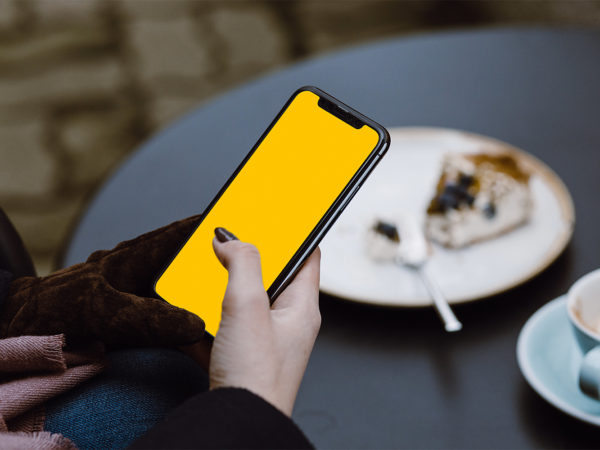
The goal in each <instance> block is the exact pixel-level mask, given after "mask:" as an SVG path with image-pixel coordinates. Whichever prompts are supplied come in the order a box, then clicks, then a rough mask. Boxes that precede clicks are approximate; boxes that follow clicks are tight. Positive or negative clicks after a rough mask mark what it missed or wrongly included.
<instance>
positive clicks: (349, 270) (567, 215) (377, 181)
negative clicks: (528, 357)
mask: <svg viewBox="0 0 600 450" xmlns="http://www.w3.org/2000/svg"><path fill="white" fill-rule="evenodd" d="M390 135H391V138H392V144H391V146H390V149H389V151H388V154H387V155H386V156H385V157H384V158H383V160H382V162H381V163H380V164H379V166H378V167H377V168H376V169H375V171H374V172H373V174H372V175H371V177H370V178H369V179H368V180H367V181H366V182H365V184H364V186H363V188H362V189H361V190H360V191H359V192H358V193H357V194H356V197H355V198H354V200H353V201H352V202H351V203H350V205H349V206H348V208H347V209H346V211H344V213H343V214H342V216H341V217H340V218H339V220H338V221H337V223H336V224H335V225H334V226H333V228H332V229H331V231H330V232H329V233H328V234H327V236H326V237H325V239H324V240H323V242H322V243H321V249H322V253H323V257H322V262H321V290H322V291H323V292H326V293H329V294H332V295H335V296H338V297H342V298H346V299H349V300H353V301H358V302H365V303H375V304H379V305H389V306H425V305H430V304H431V299H430V297H429V295H428V293H427V291H425V289H424V287H423V286H422V284H421V282H420V280H419V279H418V278H417V277H416V276H415V274H414V273H413V272H412V271H411V270H410V269H406V268H403V267H399V266H396V265H394V264H391V263H377V262H375V261H373V260H372V259H370V258H369V257H368V256H367V255H366V246H365V234H366V231H367V229H368V227H369V226H370V224H372V222H373V220H374V218H376V217H382V218H386V217H393V216H394V215H397V214H404V213H410V214H415V215H416V216H417V217H418V218H419V220H421V221H423V220H424V217H425V216H424V213H425V210H426V209H427V205H428V203H429V200H430V199H431V197H432V195H433V193H434V189H435V186H436V183H437V178H438V176H439V173H440V169H441V158H442V156H443V154H444V153H447V152H479V151H486V152H494V151H504V152H507V151H508V152H511V153H512V154H513V156H515V157H516V158H518V160H519V162H520V163H521V164H522V165H523V166H524V167H525V168H527V169H528V170H529V171H530V172H531V173H532V177H531V179H530V186H531V190H532V193H533V198H534V203H535V204H534V211H533V213H532V217H531V220H530V221H529V223H527V224H526V225H524V226H522V227H520V228H518V229H516V230H514V231H511V232H509V233H507V234H505V235H502V236H500V237H497V238H495V239H492V240H489V241H485V242H481V243H478V244H473V245H471V246H468V247H466V248H464V249H459V250H449V249H445V248H443V247H440V246H435V251H434V254H433V256H432V258H431V260H430V262H429V263H428V270H429V272H430V275H431V276H433V277H434V278H435V280H436V281H437V283H438V284H439V285H440V288H441V289H442V291H443V292H444V294H445V295H446V297H447V299H448V301H449V303H460V302H466V301H470V300H476V299H480V298H484V297H488V296H490V295H493V294H497V293H499V292H502V291H505V290H507V289H510V288H512V287H514V286H516V285H518V284H520V283H523V282H525V281H527V280H528V279H530V278H532V277H533V276H535V275H537V274H538V273H540V272H541V271H542V270H544V269H545V268H546V267H547V266H548V265H549V264H550V263H551V262H552V261H554V259H556V257H557V256H558V255H559V254H560V253H561V252H562V250H563V249H564V248H565V246H566V245H567V243H568V242H569V239H570V238H571V235H572V232H573V225H574V220H575V216H574V210H573V202H572V200H571V197H570V195H569V192H568V191H567V189H566V187H565V186H564V184H563V183H562V182H561V180H560V179H559V178H558V176H557V175H556V174H555V173H554V172H553V171H552V170H551V169H549V168H548V167H547V166H546V165H545V164H544V163H542V162H541V161H539V160H537V159H536V158H534V157H533V156H531V155H529V154H527V153H525V152H524V151H522V150H518V149H516V148H514V147H512V146H510V145H508V144H506V143H503V142H500V141H497V140H495V139H492V138H488V137H484V136H479V135H475V134H471V133H466V132H462V131H457V130H449V129H440V128H393V129H391V130H390Z"/></svg>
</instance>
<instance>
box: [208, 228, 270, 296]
mask: <svg viewBox="0 0 600 450" xmlns="http://www.w3.org/2000/svg"><path fill="white" fill-rule="evenodd" d="M213 248H214V250H215V254H216V255H217V258H218V259H219V261H220V262H221V264H223V267H225V268H226V269H227V272H228V273H229V280H228V282H227V291H226V293H225V299H224V302H223V308H229V307H236V306H241V305H243V304H246V303H248V302H253V301H255V299H256V297H259V296H260V297H264V298H265V299H266V300H267V301H266V304H267V305H268V304H269V303H268V297H267V294H266V292H265V288H264V285H263V279H262V270H261V266H260V254H259V252H258V249H257V248H256V247H255V246H254V245H252V244H249V243H247V242H242V241H240V240H238V239H237V238H236V237H235V236H234V235H233V234H231V233H230V232H228V231H227V230H224V229H223V228H217V229H216V230H215V238H214V239H213Z"/></svg>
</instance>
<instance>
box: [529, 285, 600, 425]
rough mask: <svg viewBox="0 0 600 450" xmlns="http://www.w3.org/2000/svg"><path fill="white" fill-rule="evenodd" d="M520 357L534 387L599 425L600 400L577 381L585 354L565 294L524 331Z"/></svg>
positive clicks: (552, 401) (535, 316)
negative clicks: (580, 388) (576, 338)
mask: <svg viewBox="0 0 600 450" xmlns="http://www.w3.org/2000/svg"><path fill="white" fill-rule="evenodd" d="M517 360H518V362H519V367H520V369H521V372H522V373H523V376H524V377H525V379H526V380H527V382H528V383H529V384H530V385H531V387H532V388H533V389H534V390H535V391H536V392H537V393H538V394H540V396H542V397H543V398H544V399H545V400H546V401H548V402H549V403H550V404H552V405H554V406H555V407H557V408H558V409H560V410H561V411H563V412H565V413H567V414H569V415H571V416H573V417H575V418H577V419H580V420H583V421H584V422H588V423H591V424H593V425H596V426H600V401H598V400H593V399H591V398H589V397H587V396H585V395H584V394H583V393H582V392H581V391H580V390H579V386H578V383H577V378H578V372H579V364H580V363H581V360H582V353H581V350H580V349H579V347H578V346H577V343H576V342H575V336H574V335H573V331H572V330H571V324H570V323H569V319H568V316H567V305H566V296H564V295H563V296H561V297H558V298H557V299H555V300H552V301H551V302H549V303H547V304H546V305H544V306H543V307H541V308H540V309H539V310H537V311H536V312H535V314H533V316H531V317H530V318H529V320H528V321H527V323H526V324H525V326H524V327H523V329H522V330H521V334H520V335H519V340H518V342H517Z"/></svg>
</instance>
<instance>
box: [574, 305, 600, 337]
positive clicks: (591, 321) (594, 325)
mask: <svg viewBox="0 0 600 450" xmlns="http://www.w3.org/2000/svg"><path fill="white" fill-rule="evenodd" d="M598 303H600V296H599V298H598ZM581 307H582V302H581V301H580V300H579V299H576V300H575V305H574V306H572V307H571V312H572V313H573V317H575V319H576V320H577V323H579V325H581V326H582V327H583V328H584V329H585V330H586V331H588V332H590V333H593V334H596V335H600V315H591V314H589V311H585V312H586V313H587V314H586V313H582V312H581V311H580V309H579V308H581Z"/></svg>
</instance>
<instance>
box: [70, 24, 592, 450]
mask: <svg viewBox="0 0 600 450" xmlns="http://www.w3.org/2000/svg"><path fill="white" fill-rule="evenodd" d="M306 84H312V85H315V86H318V87H321V88H322V89H324V90H325V91H328V92H330V93H332V94H333V95H335V96H337V97H338V98H340V99H342V100H343V101H345V102H347V103H349V104H350V105H352V106H354V107H356V108H357V109H358V110H359V111H361V112H363V113H365V114H366V115H368V116H370V117H372V118H374V119H375V120H377V121H379V122H380V123H382V124H383V125H385V126H389V127H392V126H410V125H426V126H437V127H451V128H458V129H463V130H469V131H473V132H476V133H481V134H484V135H489V136H492V137H496V138H499V139H501V140H504V141H507V142H510V143H512V144H514V145H516V146H518V147H521V148H523V149H525V150H527V151H529V152H530V153H532V154H534V155H535V156H537V157H538V158H540V159H542V160H543V161H545V162H546V163H547V164H548V165H549V166H550V167H552V168H553V169H554V170H555V171H556V172H557V173H558V174H559V176H560V177H561V178H562V179H563V181H564V182H565V184H566V185H567V186H568V188H569V189H570V191H571V194H572V196H573V199H574V202H575V208H576V215H577V224H576V227H575V233H574V236H573V240H572V242H571V244H570V245H569V246H568V247H567V249H566V251H565V252H564V253H563V255H562V256H561V257H560V258H559V259H558V260H557V261H556V262H555V263H554V264H553V265H552V266H550V268H548V269H547V270H546V271H545V272H544V273H542V274H541V275H539V276H538V277H536V278H534V279H533V280H531V281H529V282H527V283H526V284H524V285H522V286H520V287H518V288H516V289H513V290H511V291H509V292H506V293H504V294H501V295H498V296H496V297H494V298H490V299H486V300H483V301H478V302H474V303H470V304H465V305H461V306H457V307H456V308H455V309H456V313H457V315H458V316H459V317H460V319H461V320H462V321H463V323H464V325H465V327H464V329H463V331H461V332H459V333H457V334H453V335H450V334H447V333H445V332H444V331H443V330H442V327H441V325H440V323H439V320H438V318H437V317H436V315H435V313H434V312H433V310H432V309H411V310H408V309H385V308H378V307H369V306H365V305H358V304H353V303H350V302H346V301H343V300H340V299H336V298H333V297H330V296H327V295H322V298H321V309H322V315H323V325H322V330H321V333H320V335H319V338H318V340H317V344H316V346H315V350H314V353H313V355H312V358H311V361H310V364H309V367H308V369H307V372H306V376H305V378H304V382H303V384H302V387H301V389H300V392H299V395H298V400H297V404H296V409H295V413H294V419H295V420H296V421H297V423H298V424H299V425H300V426H301V427H302V428H303V429H304V431H305V432H306V434H307V435H308V437H309V438H310V439H311V440H312V442H314V444H315V445H316V446H317V447H320V448H340V449H346V448H412V449H414V448H523V447H525V448H531V447H577V448H590V447H597V446H598V445H599V444H600V429H598V428H594V427H592V426H590V425H588V424H585V423H582V422H579V421H577V420H575V419H572V418H571V417H569V416H567V415H565V414H563V413H562V412H561V411H559V410H557V409H555V408H554V407H552V406H550V405H549V404H547V403H546V402H545V401H544V400H543V399H541V398H540V397H539V396H538V395H537V394H536V393H535V392H534V391H533V390H532V389H531V388H530V387H529V385H528V384H527V383H526V382H525V380H524V379H523V377H522V376H521V373H520V372H519V368H518V366H517V362H516V356H515V346H516V342H517V336H518V333H519V331H520V329H521V327H522V326H523V324H524V323H525V321H526V320H527V318H528V317H529V316H530V315H531V314H533V312H534V311H536V310H537V309H538V308H539V307H540V306H542V305H543V304H545V303H546V302H548V301H550V300H552V299H553V298H555V297H557V296H559V295H561V294H563V293H564V292H566V290H567V289H568V288H569V286H570V285H571V284H572V283H573V282H574V281H575V280H576V279H577V278H578V277H580V276H581V275H583V274H584V273H586V272H588V271H591V270H592V269H595V268H597V267H599V266H600V231H599V230H600V208H599V204H600V203H599V201H600V176H599V172H600V31H599V30H575V29H519V28H517V29H493V30H483V31H465V32H452V33H440V34H431V35H422V36H417V37H413V38H400V39H390V40H384V41H380V42H376V43H373V44H369V45H365V46H361V47H356V48H352V49H349V50H345V51H341V52H338V53H333V54H327V55H324V56H322V57H319V58H317V59H314V60H310V61H307V62H304V63H301V64H297V65H294V66H292V67H290V68H288V69H285V70H282V71H280V72H277V73H275V74H273V75H270V76H267V77H264V78H261V79H259V80H256V81H253V82H251V83H248V84H246V85H244V86H242V87H241V88H239V89H235V90H233V91H231V92H229V93H227V94H225V95H222V96H220V97H217V98H215V99H213V100H212V101H210V102H207V103H206V104H205V105H203V106H202V107H200V108H198V109H197V110H195V111H193V112H192V113H191V114H188V115H187V116H185V117H183V118H182V119H181V120H178V121H177V122H175V123H174V124H172V125H171V126H170V127H168V128H167V129H165V130H163V131H161V132H160V133H158V134H157V135H156V136H155V137H154V138H152V139H151V140H150V141H149V142H147V143H146V144H145V145H143V146H142V147H141V148H140V149H139V150H138V151H137V152H136V153H134V154H133V156H132V157H131V158H130V159H129V160H127V161H126V162H125V163H124V164H123V165H122V166H121V167H120V169H119V170H118V171H117V172H116V173H115V174H114V176H113V177H112V178H111V179H110V180H109V181H108V182H107V183H106V184H105V186H104V187H103V188H102V189H101V190H100V191H99V192H98V194H97V195H96V197H95V198H94V200H93V201H92V202H91V204H90V207H89V209H88V211H87V212H86V214H85V215H84V216H83V218H82V220H81V222H80V223H79V226H78V227H77V229H76V231H75V233H74V235H73V238H72V241H71V243H70V245H69V247H68V250H67V252H66V256H65V259H64V265H70V264H73V263H76V262H80V261H82V260H84V259H85V258H86V256H87V255H88V254H89V253H91V252H92V251H94V250H96V249H99V248H110V247H112V246H114V245H115V244H117V243H118V242H119V241H121V240H124V239H128V238H131V237H133V236H135V235H137V234H139V233H142V232H144V231H147V230H150V229H152V228H155V227H159V226H161V225H163V224H166V223H168V222H170V221H172V220H175V219H178V218H182V217H185V216H188V215H192V214H195V213H198V212H201V211H202V210H203V209H204V207H205V206H206V205H207V204H208V202H209V200H210V199H211V198H212V197H213V196H214V195H215V193H216V192H217V191H218V189H219V188H220V186H221V185H222V184H223V183H224V181H225V180H226V179H227V177H228V175H229V174H230V173H231V172H232V171H233V169H234V168H235V167H236V166H237V164H238V162H239V161H240V160H241V159H242V157H243V156H244V155H245V154H246V153H247V152H248V150H249V149H250V147H251V146H252V145H253V144H254V142H255V141H256V139H257V138H258V137H259V135H260V134H261V132H262V131H263V130H264V129H265V127H266V126H267V125H268V124H269V122H270V120H271V119H272V118H273V116H274V115H275V113H276V112H277V111H278V110H279V108H280V107H281V105H282V104H283V103H284V102H285V100H286V99H287V98H288V96H289V95H290V94H291V93H292V92H293V91H294V90H295V89H296V88H297V87H299V86H301V85H306ZM515 257H518V255H515Z"/></svg>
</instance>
